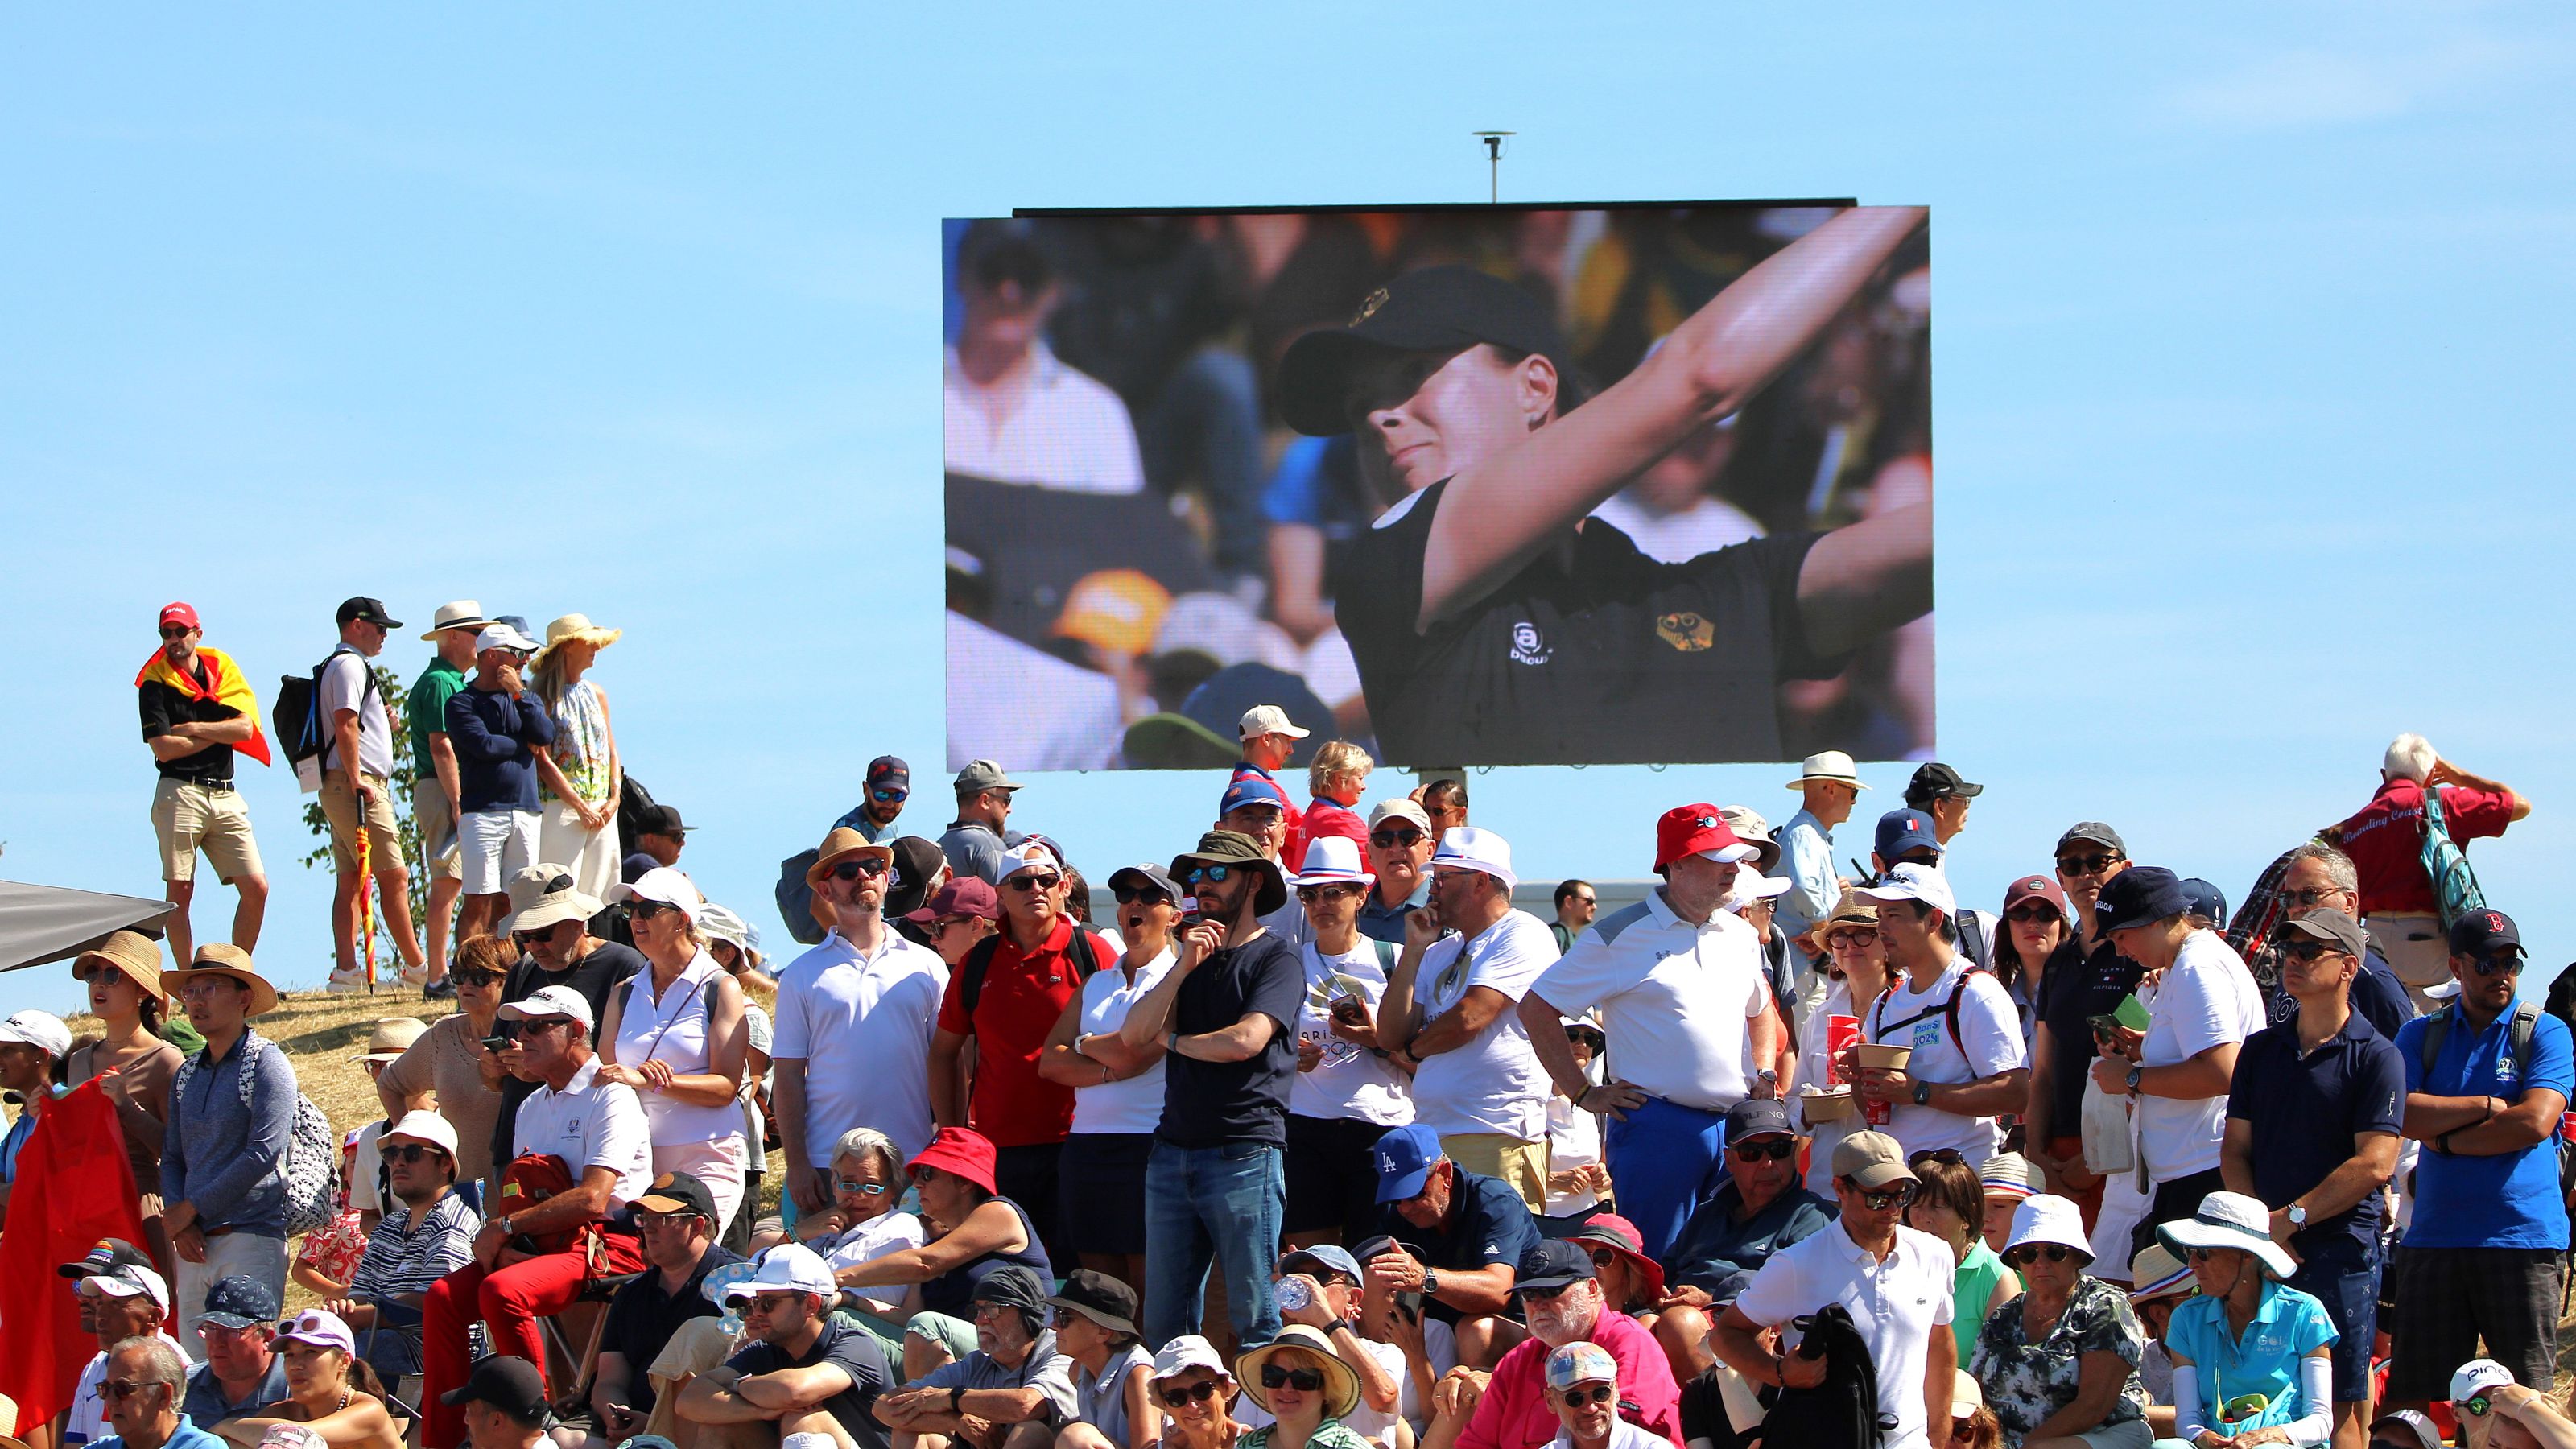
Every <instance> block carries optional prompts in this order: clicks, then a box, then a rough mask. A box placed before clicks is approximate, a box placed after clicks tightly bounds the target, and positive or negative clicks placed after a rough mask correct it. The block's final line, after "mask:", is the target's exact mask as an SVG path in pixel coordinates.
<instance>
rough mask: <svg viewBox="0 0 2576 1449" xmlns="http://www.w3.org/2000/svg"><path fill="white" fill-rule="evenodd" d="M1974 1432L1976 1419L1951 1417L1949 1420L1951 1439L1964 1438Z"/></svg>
mask: <svg viewBox="0 0 2576 1449" xmlns="http://www.w3.org/2000/svg"><path fill="white" fill-rule="evenodd" d="M1975 1432H1977V1421H1976V1420H1974V1419H1952V1420H1951V1421H1950V1437H1951V1438H1953V1439H1965V1438H1967V1437H1968V1436H1969V1435H1971V1434H1974V1433H1975Z"/></svg>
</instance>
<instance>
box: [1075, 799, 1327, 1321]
mask: <svg viewBox="0 0 2576 1449" xmlns="http://www.w3.org/2000/svg"><path fill="white" fill-rule="evenodd" d="M1171 874H1172V877H1173V879H1175V880H1176V881H1177V882H1178V883H1179V884H1180V885H1181V886H1182V887H1183V888H1184V889H1187V890H1189V891H1190V892H1191V893H1192V894H1194V895H1195V896H1196V897H1197V898H1198V903H1199V920H1198V921H1197V923H1196V924H1194V925H1192V926H1190V927H1189V928H1188V929H1187V930H1185V931H1183V932H1182V933H1181V946H1180V959H1179V960H1178V961H1176V962H1174V963H1173V965H1172V969H1171V970H1170V972H1169V973H1167V974H1166V975H1165V976H1164V977H1163V979H1162V980H1161V981H1159V982H1157V983H1155V985H1154V987H1153V988H1152V989H1151V990H1149V991H1147V992H1146V993H1145V995H1144V998H1143V999H1142V1000H1140V1001H1138V1002H1137V1003H1136V1005H1135V1008H1134V1009H1133V1010H1131V1011H1129V1012H1128V1013H1127V1019H1126V1021H1125V1023H1124V1024H1122V1025H1121V1026H1120V1027H1119V1028H1118V1036H1119V1040H1120V1041H1121V1042H1122V1043H1124V1044H1125V1045H1126V1046H1127V1047H1128V1048H1129V1049H1130V1050H1134V1049H1137V1048H1141V1047H1144V1046H1146V1045H1149V1044H1151V1043H1153V1042H1155V1041H1161V1042H1162V1043H1163V1046H1164V1051H1165V1057H1164V1062H1163V1117H1162V1122H1161V1124H1160V1125H1159V1126H1158V1127H1156V1129H1155V1132H1154V1153H1153V1157H1152V1159H1151V1160H1150V1161H1149V1162H1148V1163H1147V1164H1146V1168H1145V1325H1146V1328H1145V1332H1146V1335H1147V1336H1148V1337H1150V1338H1152V1339H1154V1340H1155V1341H1156V1342H1158V1343H1159V1342H1163V1341H1165V1340H1168V1339H1170V1338H1171V1337H1172V1336H1173V1335H1175V1334H1182V1333H1196V1332H1198V1330H1199V1316H1200V1313H1199V1311H1200V1305H1201V1303H1202V1301H1203V1299H1204V1296H1205V1294H1206V1291H1207V1275H1208V1269H1209V1265H1210V1260H1211V1259H1213V1260H1214V1262H1215V1264H1216V1265H1217V1267H1218V1268H1219V1269H1220V1270H1221V1271H1222V1272H1223V1273H1224V1275H1225V1277H1224V1288H1225V1303H1226V1310H1227V1314H1228V1316H1229V1317H1230V1318H1231V1319H1232V1320H1233V1326H1234V1336H1235V1340H1236V1341H1237V1342H1238V1343H1245V1344H1259V1343H1267V1342H1269V1341H1270V1340H1271V1339H1272V1338H1274V1337H1276V1336H1278V1332H1279V1306H1278V1303H1277V1301H1276V1299H1274V1298H1273V1296H1272V1294H1271V1277H1272V1269H1273V1267H1274V1266H1275V1264H1276V1263H1277V1260H1278V1251H1279V1231H1280V1212H1281V1209H1282V1207H1283V1206H1284V1198H1285V1194H1286V1190H1287V1179H1286V1176H1285V1169H1284V1166H1283V1160H1284V1159H1285V1157H1286V1155H1287V1145H1288V1083H1289V1080H1290V1078H1292V1077H1293V1076H1294V1075H1295V1074H1296V1070H1297V1037H1296V1024H1297V1022H1298V1020H1299V1018H1300V1011H1299V1007H1300V1004H1301V1003H1302V1001H1303V999H1304V995H1305V987H1306V976H1305V972H1304V971H1303V970H1302V969H1301V968H1300V967H1299V965H1298V961H1297V948H1295V947H1294V946H1291V945H1289V944H1288V943H1287V942H1285V941H1282V940H1280V939H1279V938H1278V937H1277V936H1274V935H1272V934H1271V933H1270V932H1268V931H1265V930H1263V929H1262V926H1261V922H1260V920H1259V919H1258V918H1259V917H1261V916H1265V915H1268V914H1269V913H1271V912H1273V911H1276V910H1278V909H1279V908H1280V907H1281V906H1283V905H1285V904H1286V903H1287V900H1288V886H1287V883H1286V882H1285V881H1283V880H1282V879H1281V878H1280V874H1279V866H1278V864H1277V863H1276V862H1274V861H1272V860H1270V859H1269V858H1267V857H1266V856H1264V855H1263V854H1262V853H1261V850H1260V847H1259V846H1257V845H1255V844H1254V843H1253V842H1252V841H1251V840H1250V839H1249V838H1248V837H1245V836H1242V835H1238V834H1235V833H1234V832H1232V831H1227V830H1211V831H1209V832H1208V833H1207V834H1205V835H1202V836H1200V837H1199V843H1198V848H1197V849H1196V850H1192V851H1187V852H1184V853H1183V854H1180V855H1176V856H1174V857H1172V866H1171Z"/></svg>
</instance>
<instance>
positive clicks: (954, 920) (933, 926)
mask: <svg viewBox="0 0 2576 1449" xmlns="http://www.w3.org/2000/svg"><path fill="white" fill-rule="evenodd" d="M981 919H983V918H982V917H980V916H941V917H939V918H938V919H936V920H934V921H932V922H931V923H930V931H931V934H933V935H937V934H939V933H940V932H942V931H945V930H948V929H949V928H951V927H953V926H962V925H965V924H966V923H967V922H968V921H975V920H981Z"/></svg>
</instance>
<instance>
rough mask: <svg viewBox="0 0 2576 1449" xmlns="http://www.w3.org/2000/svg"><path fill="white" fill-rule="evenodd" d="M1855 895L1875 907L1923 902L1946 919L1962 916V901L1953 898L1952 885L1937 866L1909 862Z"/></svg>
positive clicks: (1895, 868) (1860, 889)
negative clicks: (1898, 902)
mask: <svg viewBox="0 0 2576 1449" xmlns="http://www.w3.org/2000/svg"><path fill="white" fill-rule="evenodd" d="M1852 894H1853V895H1856V896H1858V897H1860V898H1861V899H1862V900H1865V901H1868V902H1870V903H1872V904H1873V905H1881V906H1883V905H1888V904H1890V903H1892V902H1895V901H1921V902H1922V903H1923V904H1925V905H1927V906H1930V907H1931V908H1932V909H1934V910H1936V911H1939V912H1940V913H1941V914H1943V915H1945V916H1953V917H1955V916H1957V915H1958V914H1959V898H1958V897H1957V896H1954V895H1952V894H1950V882H1949V880H1948V879H1947V878H1945V877H1944V876H1943V875H1942V874H1941V868H1940V867H1939V866H1935V865H1918V864H1916V863H1914V862H1912V861H1908V862H1906V863H1905V864H1903V865H1900V866H1896V867H1894V868H1892V869H1891V870H1889V871H1888V873H1887V874H1885V875H1883V876H1881V877H1879V880H1878V884H1876V885H1873V886H1862V887H1860V888H1859V889H1857V890H1855V891H1853V892H1852Z"/></svg>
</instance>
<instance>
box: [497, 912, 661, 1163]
mask: <svg viewBox="0 0 2576 1449" xmlns="http://www.w3.org/2000/svg"><path fill="white" fill-rule="evenodd" d="M645 967H646V962H645V960H644V953H643V952H641V951H638V950H636V949H635V948H634V947H632V946H620V945H618V944H617V943H616V942H614V941H602V942H600V943H599V944H598V945H597V946H594V947H592V948H591V952H590V954H589V955H587V956H584V957H582V958H581V959H580V960H578V961H575V962H574V963H573V964H572V969H571V970H569V971H548V970H546V969H545V968H544V967H542V966H539V965H538V964H537V958H536V957H534V956H522V957H520V958H519V964H518V965H516V966H513V967H511V968H510V975H509V978H508V979H507V980H505V981H503V982H502V983H501V1001H502V1004H503V1005H507V1004H509V1003H510V1002H513V1001H525V1000H527V999H528V998H529V997H530V996H533V995H535V994H536V991H537V988H538V987H541V986H569V987H571V988H572V989H573V990H575V991H578V992H580V993H581V999H582V1000H584V1001H587V1002H589V1003H590V1020H591V1031H590V1049H591V1050H592V1051H597V1050H599V1023H601V1022H603V1021H606V1020H607V1019H608V993H610V992H611V991H614V990H616V989H617V988H618V987H619V986H621V985H623V984H625V981H626V978H627V977H629V976H632V975H634V974H635V973H636V972H638V971H642V970H644V969H645ZM536 1090H537V1084H536V1083H534V1082H523V1081H520V1080H519V1079H518V1078H516V1077H503V1078H502V1079H501V1115H500V1117H499V1118H498V1119H496V1120H495V1121H494V1122H493V1123H492V1160H493V1161H494V1162H498V1163H502V1164H505V1165H506V1164H507V1163H508V1162H509V1160H510V1157H511V1149H512V1146H513V1144H515V1143H516V1142H517V1141H518V1131H519V1104H520V1103H521V1102H524V1101H526V1100H528V1097H529V1095H530V1094H531V1093H533V1092H535V1091H536Z"/></svg>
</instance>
